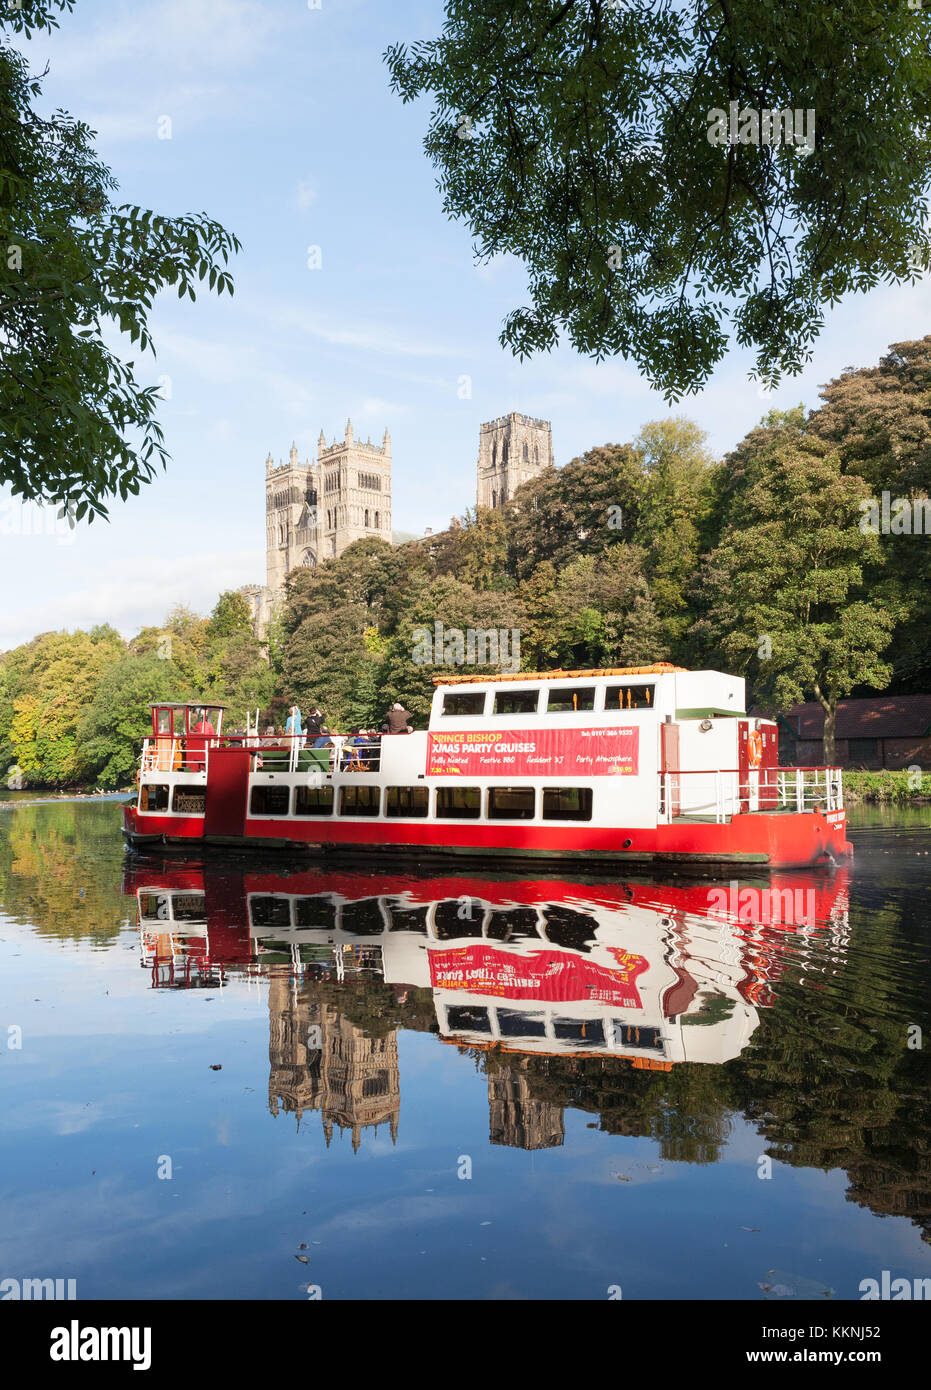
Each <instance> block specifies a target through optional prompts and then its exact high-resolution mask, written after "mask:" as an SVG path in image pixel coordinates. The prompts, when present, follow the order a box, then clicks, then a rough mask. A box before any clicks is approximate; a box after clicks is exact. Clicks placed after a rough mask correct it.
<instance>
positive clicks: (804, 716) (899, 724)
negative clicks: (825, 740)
mask: <svg viewBox="0 0 931 1390" xmlns="http://www.w3.org/2000/svg"><path fill="white" fill-rule="evenodd" d="M779 722H780V723H781V724H782V725H783V727H785V728H788V729H789V730H791V732H792V733H793V734H794V735H795V737H796V738H799V739H820V738H821V737H822V736H823V733H824V710H823V709H822V708H821V706H820V705H819V704H818V703H817V701H815V700H810V701H808V702H807V703H805V704H803V705H793V706H792V708H791V709H788V710H786V712H785V714H782V715H780V716H779ZM929 733H931V695H874V696H872V697H871V698H870V699H867V700H838V702H837V726H836V728H835V730H834V736H835V738H925V737H926V736H927V735H928V734H929Z"/></svg>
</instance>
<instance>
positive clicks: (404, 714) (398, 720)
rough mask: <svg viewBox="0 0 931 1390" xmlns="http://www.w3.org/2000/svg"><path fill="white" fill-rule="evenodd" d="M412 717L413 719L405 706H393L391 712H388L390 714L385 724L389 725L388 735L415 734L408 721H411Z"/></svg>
mask: <svg viewBox="0 0 931 1390" xmlns="http://www.w3.org/2000/svg"><path fill="white" fill-rule="evenodd" d="M412 717H413V716H412V715H411V712H410V710H407V709H405V708H404V706H403V705H399V704H397V703H395V704H393V705H392V706H391V708H390V710H389V711H388V714H387V716H386V719H385V722H386V723H387V725H388V733H389V734H410V733H413V730H412V728H411V726H410V724H409V723H408V721H409V720H410V719H411V718H412Z"/></svg>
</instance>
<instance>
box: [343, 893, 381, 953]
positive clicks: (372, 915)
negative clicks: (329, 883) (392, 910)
mask: <svg viewBox="0 0 931 1390" xmlns="http://www.w3.org/2000/svg"><path fill="white" fill-rule="evenodd" d="M339 924H340V926H341V927H342V929H343V931H345V932H351V933H352V934H353V935H354V936H377V935H378V934H379V933H380V932H383V931H384V930H385V919H384V917H383V916H382V911H381V906H380V904H379V901H378V899H377V898H362V899H361V900H360V901H359V902H357V903H343V907H342V911H341V912H340V918H339ZM344 963H345V964H346V965H348V964H350V962H349V961H346V962H344Z"/></svg>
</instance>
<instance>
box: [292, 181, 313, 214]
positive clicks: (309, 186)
mask: <svg viewBox="0 0 931 1390" xmlns="http://www.w3.org/2000/svg"><path fill="white" fill-rule="evenodd" d="M316 199H317V187H316V185H315V184H313V183H311V182H310V180H309V179H301V181H300V183H299V184H298V186H297V205H298V207H299V208H309V207H310V205H311V203H313V202H315V201H316Z"/></svg>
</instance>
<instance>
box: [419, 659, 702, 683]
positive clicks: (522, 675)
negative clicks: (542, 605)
mask: <svg viewBox="0 0 931 1390" xmlns="http://www.w3.org/2000/svg"><path fill="white" fill-rule="evenodd" d="M687 669H688V668H687V667H685V666H673V664H672V662H670V661H654V662H653V664H652V665H651V666H606V667H601V668H599V669H598V670H589V671H518V672H517V673H516V674H515V673H514V672H512V671H506V672H499V673H498V674H497V675H494V676H434V677H433V684H434V685H487V684H488V683H489V682H490V681H565V680H578V679H580V678H581V677H585V678H591V677H592V676H668V675H670V674H671V673H673V672H675V671H685V670H687Z"/></svg>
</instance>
